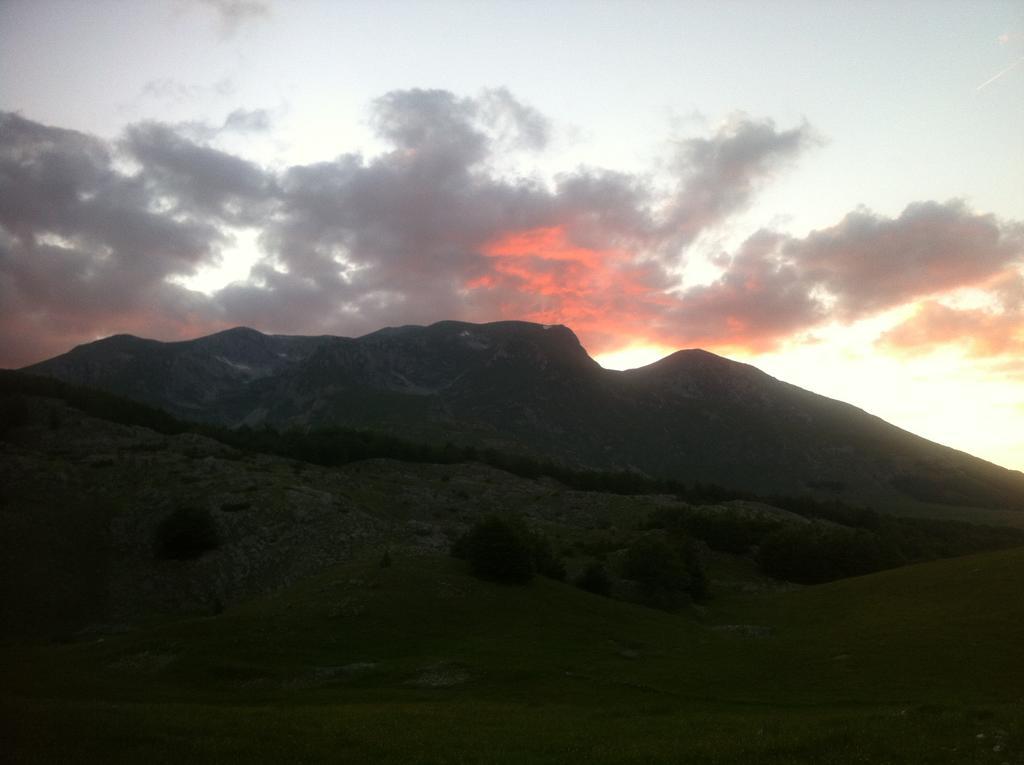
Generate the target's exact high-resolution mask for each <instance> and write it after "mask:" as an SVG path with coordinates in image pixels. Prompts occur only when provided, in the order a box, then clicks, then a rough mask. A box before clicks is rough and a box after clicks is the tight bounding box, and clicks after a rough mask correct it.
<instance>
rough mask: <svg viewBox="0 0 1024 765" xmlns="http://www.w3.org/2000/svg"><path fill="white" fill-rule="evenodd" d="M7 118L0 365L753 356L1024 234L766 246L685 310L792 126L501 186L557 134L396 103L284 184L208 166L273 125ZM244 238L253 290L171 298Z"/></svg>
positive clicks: (290, 172) (896, 228) (924, 233)
mask: <svg viewBox="0 0 1024 765" xmlns="http://www.w3.org/2000/svg"><path fill="white" fill-rule="evenodd" d="M0 119H2V122H0V298H2V302H0V341H3V342H2V345H3V346H4V348H5V354H6V355H5V357H4V358H3V359H2V360H0V363H6V364H18V363H27V362H29V361H32V360H35V359H37V358H40V357H43V356H45V355H48V354H49V353H51V352H53V350H54V349H56V350H63V349H65V348H67V347H69V346H70V345H72V344H73V343H74V342H77V341H81V340H84V339H90V338H91V337H93V336H96V335H100V334H107V333H112V332H121V331H133V332H137V333H140V334H149V335H155V336H160V337H180V336H183V335H185V334H200V333H202V332H204V331H208V330H211V329H216V328H219V327H222V326H225V325H231V324H248V325H252V326H257V327H260V328H263V329H266V330H268V331H277V332H331V333H339V334H358V333H360V332H363V331H370V330H373V329H377V328H379V327H380V326H383V325H389V324H402V323H424V322H430V321H435V320H438V319H443V318H461V319H467V320H480V321H483V320H493V319H499V318H518V319H527V320H534V321H543V322H552V323H553V322H559V323H565V324H569V325H570V326H572V327H573V328H574V329H576V330H577V331H578V332H579V333H580V334H581V336H582V337H583V340H584V342H585V343H586V344H587V345H588V347H589V348H590V349H591V350H592V351H594V352H600V351H602V350H612V349H614V348H615V347H616V346H618V345H621V344H624V343H626V342H629V341H630V340H631V339H635V338H645V339H647V340H649V341H660V342H662V343H664V344H667V345H675V346H687V345H698V344H701V345H709V346H712V347H719V348H729V347H732V348H737V347H744V348H748V349H765V348H769V347H771V346H772V345H773V344H775V343H778V342H779V341H781V340H783V339H785V338H787V337H790V336H792V335H793V334H794V333H798V332H801V331H803V330H805V329H808V328H810V327H813V326H816V325H819V324H821V323H822V322H825V321H827V320H830V319H832V318H838V319H839V320H842V321H853V320H856V319H857V318H859V317H863V316H868V315H871V314H873V313H876V312H878V311H880V310H884V309H886V308H888V307H891V306H893V305H898V304H901V303H903V302H906V301H909V300H917V299H924V298H928V297H934V296H936V295H941V294H942V293H943V292H945V291H949V290H951V289H955V288H958V287H961V286H964V285H966V284H981V283H986V280H990V279H991V278H993V277H994V275H996V274H998V273H1000V272H1001V271H1002V270H1005V269H1006V268H1007V267H1008V266H1010V265H1012V264H1013V263H1019V262H1020V257H1021V242H1022V235H1021V226H1020V225H1019V224H1015V223H1006V222H1003V221H999V220H997V219H995V218H993V217H991V216H984V215H978V214H975V213H973V212H972V211H970V210H969V209H968V208H967V207H966V206H965V205H963V204H962V203H959V202H949V203H945V204H938V203H934V202H927V203H919V204H915V205H911V206H910V207H908V208H907V210H905V211H904V213H903V214H902V215H900V216H899V217H897V218H892V219H890V218H885V217H882V216H878V215H875V214H873V213H870V212H868V211H864V210H861V211H857V212H854V213H851V214H850V215H848V216H847V217H846V218H845V219H843V220H842V221H841V222H840V223H839V224H837V225H836V226H834V227H831V228H828V229H824V230H821V231H816V232H814V233H812V234H811V235H809V236H808V237H806V238H803V239H795V238H792V237H787V236H785V235H782V234H778V233H773V232H767V231H761V232H758V233H757V234H755V235H754V236H752V237H751V238H750V239H748V241H747V242H745V243H744V244H743V245H742V246H741V247H740V248H738V250H737V251H736V252H735V253H733V254H731V255H723V256H722V257H721V259H720V261H719V265H720V266H721V267H722V274H721V276H720V277H719V278H718V279H717V280H715V281H714V282H712V283H711V284H706V285H700V286H691V287H689V288H687V289H680V287H679V284H678V276H677V275H676V274H677V268H678V266H680V265H682V264H683V263H684V262H685V258H686V256H687V253H688V246H689V245H690V244H691V243H692V242H693V241H694V240H695V239H696V238H698V237H699V236H700V235H701V234H703V233H704V232H707V231H710V230H713V229H714V228H715V227H716V226H719V225H720V224H721V223H722V222H723V221H726V220H727V219H728V218H729V216H731V215H734V214H735V213H736V212H738V211H740V210H742V209H744V208H745V207H746V206H747V205H749V204H750V202H751V200H752V199H753V197H754V195H755V194H756V193H757V191H758V189H759V188H760V187H761V186H762V185H763V184H764V183H765V182H766V181H768V180H769V179H770V178H771V177H773V176H774V175H775V174H776V173H777V172H779V170H780V168H782V167H784V166H785V165H787V164H788V163H791V162H792V161H794V159H795V158H796V157H798V156H799V155H800V154H801V152H804V151H805V150H807V148H808V147H811V146H813V145H815V144H816V143H817V139H816V138H815V136H814V133H813V131H812V130H811V129H810V128H809V127H808V126H807V125H800V126H797V127H795V128H792V129H788V130H780V129H777V128H776V127H775V126H774V125H773V124H772V123H771V122H769V121H758V120H753V119H749V118H742V119H736V120H733V121H732V122H731V123H730V124H728V125H726V126H724V127H722V128H721V129H720V130H718V131H717V132H715V133H713V134H711V135H709V136H706V137H703V138H699V139H691V140H688V141H685V142H682V143H680V144H679V146H678V151H677V153H676V155H675V157H674V158H673V161H672V163H670V165H669V168H668V169H669V171H670V175H671V178H670V181H669V182H668V183H665V182H664V179H662V180H660V181H659V182H657V183H655V182H654V181H652V180H651V179H649V178H646V177H643V176H637V175H631V174H626V173H621V172H613V171H608V170H603V169H598V168H579V169H577V170H575V171H573V172H570V173H566V174H563V175H561V176H559V177H558V178H557V179H555V181H554V183H553V184H547V183H543V182H541V181H538V180H534V179H531V178H530V177H528V176H527V177H523V178H515V177H509V175H508V174H507V173H504V172H502V167H501V166H502V162H503V161H504V160H505V159H506V158H507V157H509V156H513V155H515V156H518V153H529V152H537V151H543V150H544V149H545V147H546V146H547V143H548V137H549V132H550V129H549V126H548V124H547V122H546V120H545V119H544V118H543V117H542V116H541V115H540V114H538V113H537V112H536V111H535V110H533V109H532V108H530V107H529V106H527V105H525V104H523V103H521V102H519V101H518V100H516V99H515V98H514V96H512V95H511V94H510V93H509V92H508V91H506V90H492V91H485V92H484V93H482V94H480V95H478V96H477V97H473V98H465V97H458V96H456V95H454V94H452V93H449V92H447V91H440V90H407V91H396V92H392V93H388V94H386V95H385V96H383V97H382V98H380V99H378V100H377V101H376V102H374V104H373V107H372V114H371V124H372V125H373V127H374V128H375V130H376V131H377V134H378V136H379V137H380V138H381V139H382V140H383V141H385V142H386V143H387V149H386V150H385V151H383V152H382V153H380V154H378V155H375V156H371V157H366V156H362V155H360V154H345V155H342V156H339V157H336V158H334V159H332V160H330V161H325V162H321V163H314V164H309V165H300V166H295V167H291V168H288V169H286V170H284V171H281V172H272V171H270V170H268V169H266V168H263V167H260V166H258V165H256V164H254V163H252V162H250V161H248V160H246V159H244V158H242V157H239V156H236V155H234V154H232V153H229V152H226V151H223V150H221V149H218V148H216V147H215V146H213V145H212V144H211V142H212V141H214V140H216V138H217V136H218V135H220V134H221V133H222V132H223V131H224V130H264V129H266V128H267V127H268V125H269V121H268V117H267V115H266V113H265V112H242V111H236V112H232V113H231V114H230V115H229V116H228V117H227V119H226V120H225V121H224V122H223V124H220V125H215V126H212V127H211V126H209V125H200V124H183V125H168V124H164V123H157V122H144V123H139V124H135V125H132V126H131V127H129V128H128V129H127V130H126V131H125V133H124V135H123V136H122V137H121V138H120V139H119V140H118V141H116V142H114V143H110V142H105V141H101V140H99V139H97V138H95V137H91V136H87V135H83V134H81V133H76V132H73V131H67V130H60V129H57V128H52V127H47V126H44V125H40V124H38V123H34V122H31V121H29V120H26V119H24V118H22V117H19V116H17V115H11V114H7V115H4V116H3V117H2V118H0ZM237 228H248V229H252V230H256V231H257V232H258V234H259V247H260V253H259V254H260V260H259V262H258V263H257V264H256V266H255V267H254V268H253V271H252V275H251V278H250V280H249V281H247V282H243V283H236V284H233V285H230V286H228V287H226V288H224V289H222V290H220V291H219V292H217V293H216V294H214V295H211V296H205V295H202V294H199V293H196V292H191V291H189V290H187V289H185V288H183V287H181V286H180V284H179V283H178V280H179V279H180V277H185V276H188V275H190V274H193V273H195V271H196V270H197V269H199V268H201V267H203V266H207V265H211V264H215V263H217V262H218V259H219V258H220V257H221V249H222V248H223V247H224V246H225V244H226V243H228V242H229V241H230V239H231V236H232V232H233V231H234V230H235V229H237ZM1007 289H1010V288H1009V287H1007ZM33 349H35V350H34V351H33Z"/></svg>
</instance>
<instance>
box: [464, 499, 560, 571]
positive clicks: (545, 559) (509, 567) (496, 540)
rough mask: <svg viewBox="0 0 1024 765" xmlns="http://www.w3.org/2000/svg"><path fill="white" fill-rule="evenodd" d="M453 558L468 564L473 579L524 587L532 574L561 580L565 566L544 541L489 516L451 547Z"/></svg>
mask: <svg viewBox="0 0 1024 765" xmlns="http://www.w3.org/2000/svg"><path fill="white" fill-rule="evenodd" d="M451 554H452V556H453V557H455V558H462V559H463V560H466V561H469V565H470V567H471V568H472V570H473V573H474V574H475V575H476V576H479V577H480V578H481V579H490V580H491V581H495V582H504V583H506V584H525V583H526V582H528V581H530V579H531V578H533V575H534V573H537V574H540V575H541V576H546V577H548V578H550V579H558V580H564V579H565V566H564V565H563V563H562V561H561V560H560V559H559V558H557V557H556V556H555V554H554V552H553V551H552V549H551V544H550V543H549V542H548V540H547V539H546V538H545V537H544V536H542V535H541V534H538V533H536V532H532V531H530V530H529V529H528V528H527V527H526V525H525V524H523V523H522V522H520V521H517V520H511V519H506V518H501V517H499V516H495V515H491V516H488V517H486V518H484V519H483V520H482V521H480V522H478V523H477V524H476V525H475V526H474V527H473V528H472V529H470V530H469V531H468V532H466V533H465V534H464V535H463V536H461V537H459V538H458V539H456V540H455V542H454V543H453V544H452V548H451Z"/></svg>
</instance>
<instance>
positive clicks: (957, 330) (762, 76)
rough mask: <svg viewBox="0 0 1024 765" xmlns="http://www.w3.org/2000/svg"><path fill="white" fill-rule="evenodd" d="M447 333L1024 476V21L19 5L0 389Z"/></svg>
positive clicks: (696, 8) (662, 9) (521, 5)
mask: <svg viewBox="0 0 1024 765" xmlns="http://www.w3.org/2000/svg"><path fill="white" fill-rule="evenodd" d="M443 319H460V320H466V321H495V320H502V319H522V320H528V321H536V322H542V323H560V324H565V325H567V326H569V327H570V328H572V329H573V330H574V331H575V332H576V334H577V335H578V336H579V338H580V340H581V342H582V343H583V345H584V346H585V347H586V348H587V350H588V351H589V352H590V354H591V355H592V356H594V357H595V358H596V359H597V360H598V361H599V362H601V363H602V364H603V365H605V366H607V367H610V368H628V367H635V366H640V365H643V364H646V363H649V362H651V361H654V360H656V359H658V358H660V357H661V356H664V355H667V354H668V353H670V352H672V351H674V350H677V349H680V348H693V347H701V348H706V349H708V350H711V351H714V352H717V353H720V354H722V355H726V356H729V357H731V358H734V359H738V360H741V361H745V362H748V363H751V364H754V365H755V366H757V367H759V368H761V369H763V370H764V371H766V372H768V373H769V374H771V375H773V376H776V377H778V378H780V379H783V380H786V381H787V382H791V383H794V384H796V385H799V386H801V387H804V388H807V389H809V390H813V391H815V392H817V393H821V394H824V395H827V396H831V397H833V398H838V399H841V400H844V401H848V402H850V403H852V404H854V405H856V406H859V407H861V408H863V409H865V410H867V411H869V412H871V413H873V414H876V415H878V416H880V417H882V418H884V419H886V420H888V421H890V422H892V423H894V424H896V425H898V426H900V427H903V428H905V429H907V430H910V431H912V432H915V433H918V434H919V435H922V436H925V437H926V438H930V439H932V440H936V441H939V442H940V443H944V444H947V445H950V446H953V447H955V448H958V449H962V450H964V451H968V452H971V453H973V454H976V455H978V456H981V457H984V458H985V459H989V460H992V461H994V462H996V463H998V464H1001V465H1004V466H1006V467H1010V468H1014V469H1024V5H1021V4H1020V3H1019V2H1017V0H1013V1H1012V2H996V1H994V0H991V1H986V0H971V1H970V2H944V1H943V0H928V1H927V2H923V1H922V2H884V3H883V2H880V1H878V2H875V1H874V0H865V1H864V2H856V3H852V2H818V1H815V2H795V1H786V0H774V1H773V2H770V3H763V2H753V1H752V0H751V2H714V3H712V2H707V3H704V2H683V1H682V0H675V1H673V2H641V1H640V0H634V1H633V2H600V1H599V0H586V1H584V0H576V1H574V2H557V1H555V2H544V3H541V2H486V1H482V2H469V1H468V0H459V1H458V2H451V1H447V0H432V1H431V2H414V1H413V0H405V1H403V2H399V1H398V0H383V1H381V0H378V1H377V2H358V1H357V0H351V1H349V2H337V1H335V0H327V1H325V2H315V1H314V0H296V1H295V2H287V3H285V2H275V0H132V1H130V0H90V2H78V1H76V0H0V366H4V367H19V366H23V365H26V364H29V363H32V362H35V361H39V360H42V359H44V358H48V357H50V356H53V355H56V354H59V353H62V352H64V351H67V350H69V349H70V348H71V347H73V346H74V345H77V344H80V343H85V342H90V341H92V340H95V339H97V338H100V337H104V336H107V335H111V334H117V333H125V332H126V333H131V334H136V335H140V336H144V337H154V338H157V339H161V340H177V339H186V338H190V337H196V336H199V335H203V334H207V333H210V332H214V331H217V330H220V329H225V328H228V327H232V326H238V325H246V326H251V327H254V328H256V329H259V330H261V331H264V332H270V333H282V334H291V333H299V334H335V335H348V336H358V335H361V334H365V333H367V332H371V331H373V330H376V329H379V328H380V327H383V326H394V325H401V324H427V323H431V322H434V321H439V320H443Z"/></svg>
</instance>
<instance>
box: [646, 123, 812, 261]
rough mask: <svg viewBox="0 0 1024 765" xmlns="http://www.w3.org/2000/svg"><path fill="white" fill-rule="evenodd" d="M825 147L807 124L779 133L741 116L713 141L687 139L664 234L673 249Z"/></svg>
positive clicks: (677, 162) (679, 158) (770, 125)
mask: <svg viewBox="0 0 1024 765" xmlns="http://www.w3.org/2000/svg"><path fill="white" fill-rule="evenodd" d="M818 143H820V139H819V138H818V137H817V136H816V135H815V134H814V132H813V131H812V130H811V129H810V127H809V126H808V125H807V124H806V123H805V124H803V125H801V126H799V127H796V128H792V129H791V130H783V131H778V130H776V129H775V124H774V123H773V122H772V121H771V120H761V121H757V120H751V119H749V118H745V117H744V118H740V119H737V120H734V121H733V123H732V124H730V125H728V126H726V127H724V128H722V129H721V130H719V131H718V132H717V133H716V134H715V135H713V136H711V137H710V138H694V139H690V140H688V141H684V142H683V143H682V144H681V145H680V147H679V152H678V155H677V157H676V159H675V170H676V173H677V175H678V177H679V185H678V187H677V189H676V193H675V196H674V198H673V199H672V200H671V201H670V203H669V204H668V206H667V209H666V210H665V212H664V221H663V223H662V227H661V230H662V233H663V234H664V235H665V236H666V237H667V238H668V241H669V242H671V244H672V246H673V248H676V247H679V246H684V245H686V244H689V243H690V242H691V241H693V240H694V239H695V238H696V237H697V236H698V235H699V234H700V233H701V232H702V231H704V230H706V229H708V228H710V227H712V226H714V225H716V224H717V223H720V222H721V221H723V220H724V219H725V218H726V217H728V216H729V215H731V214H732V213H735V212H737V211H739V210H742V209H743V208H745V207H746V206H747V205H748V204H749V203H750V200H751V199H752V197H753V196H754V194H755V192H756V191H757V190H758V189H759V188H760V186H761V185H763V183H764V182H765V181H766V180H768V179H770V178H771V177H772V176H773V175H774V174H775V173H776V172H778V171H779V169H781V168H782V167H784V166H785V165H786V164H788V163H790V162H792V161H793V160H794V159H795V158H796V157H797V156H798V155H799V154H800V153H802V152H803V151H804V150H806V149H807V148H809V147H810V146H814V145H817V144H818Z"/></svg>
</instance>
